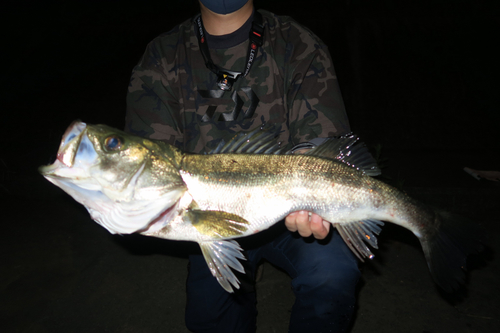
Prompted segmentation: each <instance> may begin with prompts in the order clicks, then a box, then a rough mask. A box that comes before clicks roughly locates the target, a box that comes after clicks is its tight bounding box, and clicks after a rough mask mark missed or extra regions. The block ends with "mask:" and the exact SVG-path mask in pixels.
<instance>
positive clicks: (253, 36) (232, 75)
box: [194, 11, 264, 91]
mask: <svg viewBox="0 0 500 333" xmlns="http://www.w3.org/2000/svg"><path fill="white" fill-rule="evenodd" d="M194 21H195V23H196V26H195V30H196V36H197V37H198V45H199V46H200V50H201V54H202V55H203V59H204V60H205V66H207V68H208V69H209V70H211V71H212V72H214V73H215V74H216V75H217V85H218V86H219V88H220V89H222V90H226V91H229V90H231V89H232V87H233V84H234V83H235V82H236V80H237V79H238V78H239V77H240V76H241V75H243V77H245V76H247V75H248V73H249V72H250V69H251V68H252V65H253V62H254V60H255V58H256V57H257V51H258V47H259V46H262V39H263V35H264V25H263V24H262V15H261V14H260V13H259V12H257V11H255V12H254V17H253V22H252V30H250V36H249V38H250V42H249V43H248V53H247V61H246V66H245V68H244V71H243V72H235V71H229V70H227V69H223V68H219V67H218V66H217V65H215V64H214V62H213V61H212V57H211V56H210V52H209V50H208V45H207V39H206V36H205V35H206V34H205V29H204V28H203V22H202V21H201V15H198V16H197V17H196V18H195V20H194Z"/></svg>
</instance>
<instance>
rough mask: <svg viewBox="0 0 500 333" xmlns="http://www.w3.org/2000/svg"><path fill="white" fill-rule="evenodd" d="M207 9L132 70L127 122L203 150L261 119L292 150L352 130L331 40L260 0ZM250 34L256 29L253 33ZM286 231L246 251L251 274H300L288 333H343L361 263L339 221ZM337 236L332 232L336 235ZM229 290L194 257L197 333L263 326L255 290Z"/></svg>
mask: <svg viewBox="0 0 500 333" xmlns="http://www.w3.org/2000/svg"><path fill="white" fill-rule="evenodd" d="M200 9H201V15H200V16H198V17H195V18H194V20H188V21H186V22H184V23H182V24H180V25H179V26H177V27H175V28H174V29H173V30H171V31H170V32H168V33H165V34H163V35H161V36H159V37H157V38H156V39H155V40H153V41H152V42H151V43H150V44H149V45H148V48H147V50H146V52H145V54H144V56H143V58H142V59H141V61H140V62H139V64H138V65H137V66H136V67H135V68H134V71H133V73H132V78H131V81H130V86H129V91H128V95H127V118H126V130H127V131H129V132H132V133H134V134H137V135H141V136H146V137H149V138H152V139H159V140H164V141H166V142H168V143H171V144H174V145H176V146H177V147H179V148H181V149H183V150H185V151H190V152H194V153H203V152H209V151H210V150H211V149H213V148H214V147H216V146H217V144H218V143H219V142H220V140H222V139H224V140H226V141H227V140H229V139H230V138H231V137H232V136H233V135H234V134H235V133H237V132H240V131H247V130H251V129H254V128H256V127H260V126H261V125H262V124H263V123H267V124H272V125H275V126H276V127H277V128H279V129H280V131H281V132H280V137H279V140H280V141H282V142H283V143H286V144H288V145H289V146H290V147H292V146H294V145H297V144H298V143H303V142H309V141H311V140H313V142H314V140H315V141H316V142H318V140H319V141H321V139H320V138H321V137H329V136H336V135H341V134H344V133H346V132H349V124H348V120H347V116H346V114H345V110H344V106H343V102H342V98H341V95H340V90H339V87H338V83H337V80H336V76H335V72H334V68H333V65H332V61H331V58H330V55H329V54H328V51H327V48H326V46H325V45H324V44H323V43H322V42H321V41H320V40H319V39H318V38H317V37H316V36H315V35H313V34H312V33H311V32H310V31H308V30H307V29H305V28H303V27H301V26H300V25H298V24H297V23H296V22H295V21H293V20H292V19H290V18H288V17H279V16H276V15H274V14H272V13H269V12H266V11H254V8H253V0H200ZM249 36H250V37H249ZM285 225H286V227H287V228H288V230H289V231H292V232H295V231H298V233H299V234H300V235H301V236H303V237H309V236H311V235H313V236H314V237H315V238H316V239H325V238H327V240H326V241H325V242H321V243H319V242H318V241H312V240H311V239H306V238H302V237H298V236H297V235H296V233H292V232H289V231H286V230H285V231H284V232H282V233H281V234H280V235H279V236H277V237H276V238H274V239H273V240H271V241H269V242H265V243H264V244H261V246H259V247H257V248H253V249H250V250H248V251H247V252H246V255H247V258H248V264H249V265H248V267H247V268H248V270H249V272H248V274H250V275H253V274H254V273H255V269H256V266H257V263H258V262H259V261H260V260H261V259H266V260H268V261H270V262H271V263H273V264H275V265H277V266H279V267H281V268H283V269H284V270H286V271H287V272H288V273H289V274H290V276H291V277H292V287H293V291H294V293H295V296H296V301H295V304H294V306H293V309H292V311H293V312H292V316H291V319H290V332H323V331H325V332H326V331H328V332H343V331H345V330H347V328H348V326H349V322H350V319H351V316H352V313H353V311H354V305H355V295H354V294H355V287H356V283H357V280H358V279H359V275H360V273H359V269H358V267H357V261H356V259H355V257H354V255H353V254H352V253H351V252H350V250H349V249H348V248H347V246H346V245H345V244H344V242H343V241H342V240H341V238H340V236H339V235H338V233H336V232H332V233H331V234H330V235H329V228H330V227H329V226H330V223H328V222H324V221H323V220H322V218H321V217H320V216H318V215H316V214H312V215H311V216H309V214H308V212H304V211H302V212H295V213H292V214H290V215H289V216H288V217H287V218H286V220H285ZM327 236H328V237H330V238H328V237H327ZM242 289H244V290H241V291H239V292H236V293H234V294H230V293H227V292H226V291H224V290H223V289H222V288H221V287H220V286H219V285H218V283H217V281H216V279H215V278H213V277H212V275H211V273H210V271H209V270H208V268H207V265H206V263H205V261H204V259H203V257H202V256H201V255H196V256H190V268H189V276H188V281H187V294H188V295H187V297H188V301H187V307H186V325H187V327H188V328H189V329H190V330H191V331H194V332H217V333H220V332H253V331H255V323H256V309H255V292H254V291H253V290H252V289H251V288H250V290H248V288H242Z"/></svg>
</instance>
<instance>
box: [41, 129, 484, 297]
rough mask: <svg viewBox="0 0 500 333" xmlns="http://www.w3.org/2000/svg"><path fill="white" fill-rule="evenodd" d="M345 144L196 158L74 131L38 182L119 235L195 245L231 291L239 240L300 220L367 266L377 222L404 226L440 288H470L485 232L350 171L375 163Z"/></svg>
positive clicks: (130, 139) (117, 136)
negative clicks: (310, 215) (306, 216)
mask: <svg viewBox="0 0 500 333" xmlns="http://www.w3.org/2000/svg"><path fill="white" fill-rule="evenodd" d="M252 133H253V132H252ZM252 135H253V134H249V135H248V140H247V137H240V138H239V139H238V140H235V141H236V143H235V142H234V141H233V142H230V143H228V146H227V147H229V148H227V149H226V148H221V149H219V148H217V150H218V151H222V152H225V151H230V152H232V151H234V150H235V149H239V150H242V151H243V152H244V151H245V149H243V147H244V145H245V144H247V145H250V146H251V145H253V146H254V147H256V146H258V144H260V141H259V140H261V139H259V140H257V142H254V141H253V139H252V138H253V137H252ZM258 137H259V138H260V137H262V135H261V134H259V135H258ZM264 137H265V136H264ZM245 140H246V141H248V143H244V142H245ZM262 140H264V139H262ZM339 142H340V143H339ZM339 142H336V141H333V140H330V141H327V142H326V143H325V144H323V145H321V146H319V147H317V148H316V149H314V150H311V151H310V152H309V153H308V154H306V155H280V154H278V155H260V154H248V153H243V154H241V153H240V154H235V153H222V154H209V155H194V154H185V153H183V152H181V151H180V150H179V149H177V148H175V147H173V146H171V145H168V144H165V143H163V142H159V141H154V140H148V139H144V138H139V137H136V136H131V135H129V134H127V133H124V132H122V131H119V130H116V129H113V128H110V127H108V126H105V125H86V124H84V123H82V122H78V121H77V122H75V123H73V124H72V125H71V126H70V127H69V128H68V130H67V131H66V133H65V135H64V136H63V139H62V142H61V146H60V148H59V151H58V158H57V160H56V161H55V162H54V164H52V165H50V166H44V167H41V168H40V172H41V173H42V175H44V176H45V177H46V178H47V179H48V180H49V181H51V182H53V183H54V184H55V185H57V186H59V187H61V188H62V189H63V190H65V191H66V192H68V194H70V195H71V196H72V197H73V198H75V200H77V201H78V202H80V203H82V204H83V205H84V206H85V207H86V208H87V209H88V210H89V212H90V214H91V217H92V219H94V220H95V221H96V222H98V223H99V224H101V225H102V226H104V227H105V228H106V229H108V230H109V231H110V232H112V233H133V232H138V233H141V234H144V235H147V236H154V237H160V238H166V239H173V240H189V241H195V242H198V243H199V244H200V247H201V248H202V252H203V254H204V256H205V259H206V261H207V264H208V266H209V268H210V269H211V271H212V274H213V275H214V276H215V277H216V278H217V280H218V281H219V283H220V284H221V286H222V287H223V288H225V289H226V290H227V291H232V290H233V287H236V288H237V287H238V280H237V279H236V277H235V276H234V274H233V272H232V271H231V268H233V269H235V270H238V271H243V268H242V266H241V264H240V263H239V261H238V259H243V255H242V254H241V249H240V248H239V246H238V244H237V243H236V242H234V241H232V240H230V239H234V238H238V237H243V236H247V235H251V234H254V233H257V232H260V231H262V230H264V229H267V228H269V227H270V226H271V225H273V224H274V223H276V222H278V221H280V220H281V219H283V218H284V217H285V216H286V215H288V214H289V213H291V212H293V211H297V210H308V211H312V212H314V213H317V214H318V215H320V216H322V217H323V219H324V220H326V221H329V222H331V223H332V224H334V225H335V226H336V228H337V229H338V230H339V233H340V234H341V236H342V237H343V238H344V240H345V241H346V242H347V244H348V245H349V246H350V247H351V249H352V250H353V251H354V253H356V254H357V255H358V256H359V257H360V259H362V258H364V257H370V258H371V257H372V256H373V255H372V253H371V251H370V249H369V248H368V246H367V245H366V244H365V243H367V244H370V245H371V246H372V247H375V248H376V246H377V242H376V235H377V234H378V233H379V232H380V225H381V224H382V223H381V222H379V221H387V222H392V223H395V224H398V225H400V226H402V227H405V228H407V229H409V230H411V231H412V232H413V233H414V234H415V235H416V236H417V237H418V238H419V240H420V242H421V244H422V247H423V251H424V254H425V256H426V259H427V262H428V265H429V269H430V271H431V275H432V277H433V278H434V280H435V281H436V282H437V283H438V285H440V286H441V287H442V288H444V289H445V290H453V289H455V288H457V287H458V285H459V284H460V283H463V280H464V277H465V275H464V272H463V270H462V268H463V267H465V259H466V256H467V254H469V253H472V252H475V251H478V250H479V249H480V248H481V241H482V240H483V239H484V232H483V231H482V229H480V228H479V227H478V226H477V225H475V224H473V223H470V222H469V221H466V220H464V219H463V218H460V217H456V216H453V215H450V214H447V213H443V212H440V211H437V210H434V209H432V208H430V207H428V206H426V205H424V204H421V203H419V202H417V201H416V200H414V199H412V198H410V197H409V196H407V195H406V194H404V193H402V192H400V191H398V190H397V189H395V188H393V187H391V186H389V185H387V184H385V183H383V182H381V181H378V180H377V179H374V178H372V177H370V176H368V175H367V173H368V174H373V173H374V172H373V170H375V169H376V168H375V167H374V166H373V165H372V164H371V162H370V161H369V159H368V162H366V163H365V167H364V169H365V170H367V172H363V170H361V171H360V170H357V169H356V168H354V167H353V166H352V165H349V164H353V163H351V162H354V161H356V163H357V162H359V161H366V160H367V159H366V158H364V157H363V154H364V153H363V151H362V150H360V149H357V148H356V146H352V145H353V144H354V142H355V140H354V141H353V140H352V138H347V139H345V140H344V141H339ZM271 143H272V142H271V141H270V140H267V141H266V140H264V143H263V144H262V145H263V146H265V149H268V147H271V148H272V144H271ZM231 145H233V146H235V147H233V148H231ZM239 145H242V146H241V147H240V148H238V147H239ZM339 145H344V146H345V147H341V148H339ZM271 148H269V149H271ZM331 148H335V149H333V151H336V152H335V153H332V152H331V151H332V149H331ZM271 151H272V149H271ZM363 163H364V162H363ZM363 163H361V164H363ZM369 169H371V172H369Z"/></svg>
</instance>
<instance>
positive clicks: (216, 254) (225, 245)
mask: <svg viewBox="0 0 500 333" xmlns="http://www.w3.org/2000/svg"><path fill="white" fill-rule="evenodd" d="M200 247H201V251H202V252H203V256H204V257H205V260H206V261H207V265H208V268H209V269H210V272H212V275H213V276H214V277H215V278H216V279H217V281H218V282H219V283H220V285H221V286H222V288H224V289H225V290H226V291H227V292H230V293H232V292H233V287H232V286H234V287H235V288H236V289H239V288H240V282H239V281H238V279H237V278H236V276H235V275H234V273H233V271H232V270H231V268H233V269H235V270H237V271H238V272H241V273H244V272H245V270H244V269H243V266H242V265H241V263H240V262H239V261H238V259H245V257H244V256H243V254H242V253H241V251H242V249H241V247H240V246H239V244H238V243H237V242H235V241H214V242H202V243H200ZM231 285H232V286H231Z"/></svg>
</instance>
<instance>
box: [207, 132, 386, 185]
mask: <svg viewBox="0 0 500 333" xmlns="http://www.w3.org/2000/svg"><path fill="white" fill-rule="evenodd" d="M279 133H280V129H276V127H270V126H266V125H264V124H263V125H262V126H260V127H258V128H256V129H254V130H252V131H249V132H240V133H237V134H236V135H234V136H233V137H232V138H231V139H230V140H229V141H228V142H226V141H224V140H221V141H220V142H219V144H218V145H217V147H215V149H213V150H211V151H209V152H208V154H292V151H291V150H288V151H285V148H286V145H284V146H282V145H281V142H279V141H278V136H279ZM298 147H299V148H306V149H307V148H311V149H310V150H309V151H307V152H305V153H304V155H310V156H316V157H321V158H326V159H331V160H337V161H340V162H343V163H345V164H347V165H349V166H351V167H353V168H355V169H357V170H359V171H362V172H364V173H365V174H367V175H368V176H378V175H380V169H379V168H378V166H377V162H376V161H375V159H374V158H373V157H372V155H371V154H370V152H369V151H368V148H367V147H366V146H365V144H363V143H361V142H359V138H358V137H357V136H356V135H353V134H347V135H343V136H341V137H338V138H325V141H324V142H323V143H321V144H320V145H318V146H315V145H314V144H312V143H309V142H305V143H301V144H299V145H297V146H295V147H294V150H297V148H298Z"/></svg>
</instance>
